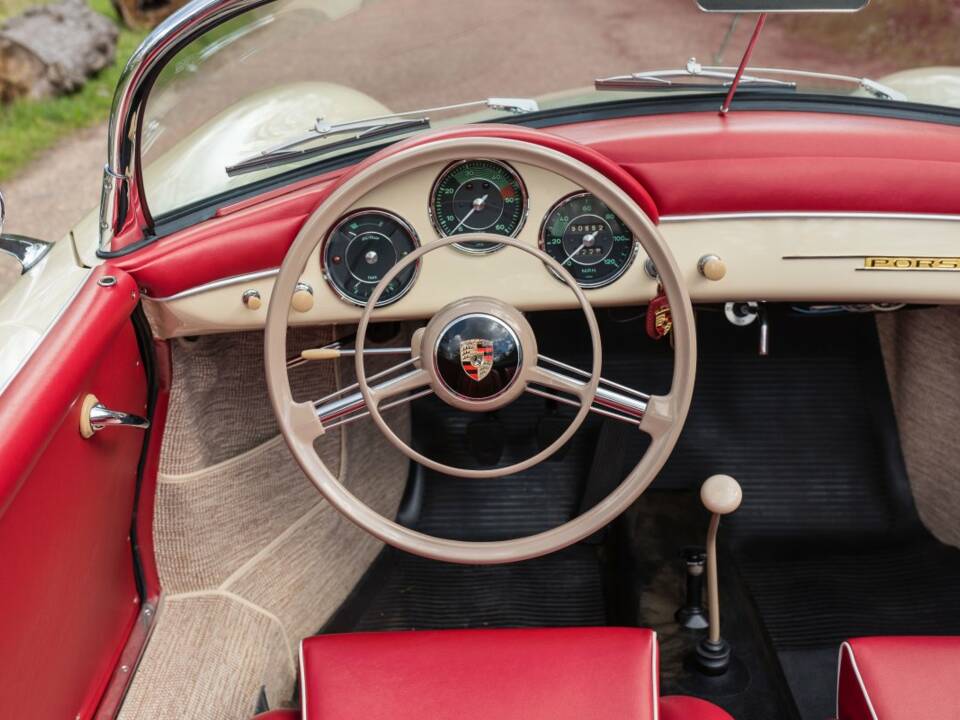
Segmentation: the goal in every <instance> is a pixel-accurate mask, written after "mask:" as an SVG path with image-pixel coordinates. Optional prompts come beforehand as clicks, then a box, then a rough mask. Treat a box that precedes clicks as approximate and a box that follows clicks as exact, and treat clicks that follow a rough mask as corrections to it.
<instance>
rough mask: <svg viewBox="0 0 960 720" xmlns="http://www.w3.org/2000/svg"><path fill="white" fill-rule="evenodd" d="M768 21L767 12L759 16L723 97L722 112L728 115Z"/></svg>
mask: <svg viewBox="0 0 960 720" xmlns="http://www.w3.org/2000/svg"><path fill="white" fill-rule="evenodd" d="M766 21H767V14H766V13H760V17H758V18H757V26H756V27H755V28H754V29H753V35H751V36H750V42H749V43H748V44H747V49H746V50H745V51H744V53H743V57H742V58H741V59H740V66H739V67H738V68H737V74H736V75H735V76H734V77H733V82H732V83H730V89H729V90H728V91H727V96H726V97H725V98H724V99H723V105H722V106H721V107H720V114H721V115H726V114H727V113H728V112H730V103H731V102H733V96H734V94H736V92H737V86H738V85H740V78H741V77H743V71H744V70H746V68H747V65H748V64H749V63H750V56H751V55H753V48H754V47H756V45H757V39H758V38H759V37H760V31H761V30H763V25H764V23H765V22H766Z"/></svg>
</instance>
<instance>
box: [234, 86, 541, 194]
mask: <svg viewBox="0 0 960 720" xmlns="http://www.w3.org/2000/svg"><path fill="white" fill-rule="evenodd" d="M480 105H484V106H486V107H488V108H490V109H491V110H502V111H504V112H510V113H515V114H522V113H528V112H536V111H537V110H539V109H540V106H539V105H538V104H537V101H536V100H531V99H529V98H487V99H486V100H474V101H471V102H465V103H457V104H455V105H443V106H440V107H434V108H426V109H424V110H410V111H407V112H400V113H393V114H390V115H380V116H378V117H372V118H364V119H362V120H350V121H347V122H341V123H325V122H324V119H323V118H322V117H320V118H317V120H316V122H315V123H314V126H313V127H312V128H311V129H310V130H309V132H307V133H306V134H305V135H302V136H300V137H297V138H294V139H293V140H288V141H286V142H283V143H281V144H279V145H275V146H273V147H271V148H268V149H266V150H263V151H262V152H260V153H258V154H257V155H254V156H252V157H249V158H247V159H245V160H241V161H240V162H238V163H236V164H235V165H230V166H228V167H227V168H226V172H227V175H229V176H230V177H233V176H235V175H242V174H243V173H248V172H254V171H256V170H262V169H264V168H268V167H275V166H277V165H285V164H288V163H294V162H298V161H300V160H305V159H308V158H311V157H317V156H319V155H326V154H327V153H332V152H335V151H337V150H344V149H347V148H350V147H353V146H356V145H363V144H365V143H368V142H370V141H371V140H377V139H382V138H387V137H393V136H395V135H401V134H403V133H406V132H410V131H412V130H416V129H420V128H428V127H430V118H429V117H427V116H426V115H425V113H433V112H442V111H446V110H459V109H461V108H468V107H475V106H480ZM411 116H414V117H411ZM339 135H351V137H348V138H345V139H343V140H339V141H337V142H330V143H325V144H323V145H318V146H316V147H312V148H308V149H303V150H297V149H295V148H298V147H300V146H301V145H306V144H307V143H310V142H313V141H315V140H323V139H325V138H331V137H337V136H339Z"/></svg>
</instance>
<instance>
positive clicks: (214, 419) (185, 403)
mask: <svg viewBox="0 0 960 720" xmlns="http://www.w3.org/2000/svg"><path fill="white" fill-rule="evenodd" d="M332 332H333V331H332V330H331V329H327V330H325V331H318V330H305V331H297V332H291V338H290V354H291V355H293V354H294V351H295V350H296V349H299V348H301V347H308V346H311V347H312V346H317V345H320V344H322V343H325V342H329V340H330V339H331V337H332ZM343 332H346V331H341V334H342V333H343ZM173 361H174V384H173V388H172V390H171V406H170V413H169V420H168V426H167V428H166V431H165V433H164V443H163V447H162V450H161V465H160V475H159V477H158V489H157V503H156V512H155V516H154V534H155V540H156V551H157V561H158V565H159V571H160V579H161V583H162V585H163V589H164V596H163V601H162V603H161V608H160V611H159V613H158V616H157V622H156V625H155V627H154V630H153V633H152V636H151V638H150V642H149V644H148V646H147V649H146V652H145V655H144V658H143V660H142V661H141V663H140V666H139V668H138V670H137V673H136V675H135V677H134V680H133V683H132V684H131V687H130V691H129V693H128V696H127V698H126V700H125V702H124V705H123V708H122V710H121V713H120V717H121V718H122V719H123V720H133V719H137V720H140V719H144V720H145V719H146V718H151V719H153V720H157V719H166V718H170V719H171V720H172V719H173V718H178V719H180V718H214V719H216V720H247V719H248V718H250V717H251V716H252V715H253V711H254V707H255V704H256V701H257V697H258V695H259V694H260V691H261V688H265V691H266V694H267V698H268V699H269V701H270V705H271V707H276V706H278V705H281V704H284V703H289V702H290V701H291V699H292V698H293V695H294V688H295V681H296V652H297V646H298V643H299V641H300V639H301V638H302V637H304V636H305V635H309V634H312V633H314V632H315V631H316V630H317V629H319V628H320V626H321V625H323V623H324V622H325V621H326V620H327V618H328V617H329V616H330V614H331V613H332V612H333V611H334V610H335V609H336V608H337V607H338V606H339V604H340V603H341V602H342V601H343V600H344V598H345V597H346V595H347V594H348V593H349V591H350V590H351V588H352V587H353V585H354V584H355V583H356V581H357V580H358V579H359V578H360V576H361V575H362V574H363V572H364V571H365V570H366V568H367V567H368V566H369V563H370V562H371V560H372V559H373V558H374V556H375V555H376V553H377V552H378V551H379V549H380V544H379V543H378V542H376V541H374V540H373V539H371V538H370V537H369V536H367V535H366V534H365V533H363V532H362V531H360V530H359V529H357V528H356V527H354V526H353V525H352V524H350V523H349V522H347V521H345V520H344V519H343V518H342V517H341V516H339V515H338V514H337V513H336V512H335V511H334V510H333V509H332V508H331V507H330V506H329V505H327V504H326V502H325V501H323V500H322V498H321V497H320V495H319V494H318V493H317V491H316V490H315V489H314V487H313V485H312V484H311V483H310V482H309V481H308V480H307V479H306V477H305V476H304V475H303V474H302V472H301V471H300V469H299V467H298V466H297V465H296V463H295V462H294V460H293V458H292V457H291V455H290V454H289V452H288V451H287V448H286V445H285V444H284V442H283V440H282V438H281V437H279V435H278V434H277V432H278V431H277V426H276V422H275V420H274V416H273V412H272V410H271V409H270V404H269V399H268V397H267V391H266V386H265V382H264V373H263V336H262V334H261V333H242V334H232V335H220V336H209V337H202V338H199V339H197V340H194V341H177V342H176V343H175V345H174V352H173ZM382 362H383V363H387V364H390V363H393V362H396V359H395V358H391V359H386V360H383V361H382ZM351 363H352V361H350V362H347V361H344V362H343V363H341V364H340V366H338V364H337V363H314V364H311V365H308V366H305V367H303V368H300V369H298V370H295V371H293V372H292V373H291V384H292V385H293V387H294V394H295V396H297V397H298V399H306V398H319V397H321V396H323V395H326V394H327V393H328V392H330V391H331V390H332V389H334V388H335V387H337V386H338V384H339V386H342V384H344V383H349V382H351V380H350V378H352V372H351V369H350V367H349V365H350V364H351ZM376 367H377V364H375V363H371V365H370V371H371V372H372V371H374V370H375V369H376ZM341 378H342V379H341ZM391 413H392V414H391ZM386 416H387V417H390V419H391V420H390V421H391V423H392V424H394V426H395V427H396V428H397V429H398V431H400V432H401V433H403V434H408V433H409V417H408V413H407V412H406V410H405V409H402V408H398V409H397V410H394V411H390V413H388V414H387V415H386ZM317 447H318V452H320V454H321V457H322V458H323V460H324V462H325V463H326V464H327V466H328V467H329V468H331V470H332V471H334V472H337V473H339V477H340V479H341V481H342V482H344V484H346V485H347V486H348V487H349V488H350V489H351V491H352V492H354V493H355V494H356V495H358V496H359V497H360V498H361V499H363V500H365V501H366V502H368V503H369V504H370V505H372V506H373V507H375V508H377V509H379V510H381V511H382V512H384V513H385V514H388V515H392V514H393V513H394V512H395V510H396V506H397V503H398V502H399V498H400V495H401V493H402V491H403V487H404V484H405V482H406V478H407V462H406V459H405V458H403V456H402V455H400V453H398V452H397V451H396V450H394V449H393V448H392V446H390V445H389V444H388V443H387V441H386V440H384V439H383V438H382V436H381V435H380V433H379V432H378V431H377V430H376V429H375V427H374V426H373V424H372V423H371V422H370V421H369V420H361V421H358V422H356V423H353V424H351V425H348V426H346V427H345V428H343V430H342V431H337V430H335V431H332V432H330V433H328V434H327V435H326V436H324V437H323V438H321V440H319V441H318V443H317Z"/></svg>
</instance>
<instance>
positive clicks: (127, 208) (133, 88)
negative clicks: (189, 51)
mask: <svg viewBox="0 0 960 720" xmlns="http://www.w3.org/2000/svg"><path fill="white" fill-rule="evenodd" d="M272 2H274V0H193V2H190V3H188V4H186V5H184V6H183V7H182V8H180V9H179V10H177V11H176V12H175V13H173V14H172V15H170V16H169V17H168V18H167V19H166V20H164V21H163V22H162V23H160V24H159V25H157V27H156V28H154V30H153V31H152V32H151V33H150V34H149V35H147V37H146V38H144V40H143V42H142V43H140V46H139V47H138V48H137V49H136V50H135V51H134V53H133V55H131V56H130V59H129V60H128V61H127V64H126V66H125V67H124V69H123V72H122V73H121V75H120V79H119V81H118V83H117V89H116V92H115V93H114V96H113V105H112V107H111V110H110V122H109V125H108V130H107V164H106V165H105V166H104V168H103V184H102V186H101V188H100V227H99V230H100V243H99V251H98V254H100V255H105V256H109V255H110V254H112V251H113V247H112V245H113V239H114V237H115V236H116V235H118V234H120V233H121V232H123V231H124V230H126V229H127V228H128V227H129V226H130V225H131V224H132V223H134V222H135V221H136V216H135V213H133V207H132V204H133V188H134V187H138V188H141V190H142V182H141V178H140V172H141V168H140V167H139V164H138V162H137V160H138V155H139V152H138V146H139V143H138V142H137V139H138V138H137V135H138V134H139V132H140V116H141V114H142V110H143V106H144V101H145V100H146V97H147V95H148V94H149V91H150V88H151V87H152V85H153V81H154V79H155V78H156V76H157V74H158V73H159V71H160V70H161V69H162V68H163V67H164V66H165V65H166V63H167V61H168V60H170V59H171V58H172V57H173V56H174V55H175V54H176V53H177V52H178V51H179V50H181V49H182V48H183V47H184V46H185V45H186V44H187V43H189V42H190V41H191V40H193V39H195V38H196V37H198V36H199V35H201V34H202V33H204V32H205V31H207V30H209V29H210V28H212V27H215V26H216V25H219V24H220V23H222V22H224V21H225V20H229V19H230V18H232V17H235V16H236V15H239V14H240V13H243V12H246V11H247V10H252V9H253V8H257V7H260V6H262V5H268V4H270V3H272ZM138 201H139V203H140V206H141V209H142V211H143V213H144V215H145V217H147V218H148V219H149V218H150V217H151V215H150V211H149V208H148V206H147V202H146V198H145V197H144V195H143V193H142V192H140V193H139V195H138Z"/></svg>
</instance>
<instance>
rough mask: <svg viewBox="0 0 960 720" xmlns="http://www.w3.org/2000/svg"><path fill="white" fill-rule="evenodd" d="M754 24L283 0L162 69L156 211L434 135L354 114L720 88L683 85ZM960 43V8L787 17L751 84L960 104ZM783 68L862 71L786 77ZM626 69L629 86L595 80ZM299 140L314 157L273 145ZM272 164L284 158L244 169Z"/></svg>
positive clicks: (620, 0)
mask: <svg viewBox="0 0 960 720" xmlns="http://www.w3.org/2000/svg"><path fill="white" fill-rule="evenodd" d="M754 19H755V16H753V15H743V16H735V15H714V14H704V13H701V12H700V11H698V10H697V9H696V7H695V5H694V3H693V2H692V1H690V0H591V1H589V2H542V0H485V1H484V2H482V3H478V2H464V1H455V0H279V1H278V2H275V3H272V4H270V5H266V6H263V7H261V8H258V9H256V10H252V11H248V12H246V13H245V14H243V15H240V16H238V17H236V18H234V19H232V20H230V21H228V22H227V23H225V24H224V25H221V26H220V27H217V28H215V29H213V30H211V31H208V32H207V33H206V34H205V35H203V36H201V37H200V38H198V39H197V40H195V41H194V42H192V43H191V44H190V45H188V46H187V47H185V48H184V49H183V50H181V51H180V53H179V54H178V55H177V56H176V57H175V58H174V59H173V60H172V61H171V62H170V63H169V64H168V65H167V66H166V67H165V68H164V70H163V71H162V72H161V74H160V76H159V78H158V80H157V82H156V84H155V85H154V88H153V90H152V92H151V94H150V96H149V98H148V100H147V105H146V111H145V115H144V123H143V130H142V135H141V139H140V143H141V147H140V150H141V161H142V165H143V168H144V171H143V175H144V186H145V192H146V196H147V202H148V204H149V206H150V208H151V210H152V212H153V214H154V216H155V217H162V216H163V215H165V214H168V213H171V212H173V211H175V210H178V209H181V208H184V207H186V206H189V205H191V204H194V203H197V202H199V201H203V200H205V199H207V198H211V197H214V196H220V195H222V194H223V193H224V192H227V191H229V190H234V189H239V188H243V187H244V186H247V185H249V184H251V183H255V182H257V181H260V180H263V179H265V178H270V177H273V176H278V175H281V174H283V173H288V172H290V171H291V170H292V169H295V168H297V167H298V166H303V165H305V164H311V163H316V162H320V161H329V160H331V159H335V158H336V157H337V156H338V155H340V154H343V153H347V152H352V151H355V150H356V149H357V148H358V147H362V146H363V144H364V143H365V142H366V143H367V144H379V143H383V142H389V141H392V140H395V139H397V138H399V137H403V136H405V135H406V134H410V133H412V132H416V131H418V130H421V129H422V128H423V127H424V124H423V123H417V122H405V123H403V127H396V128H393V127H391V128H387V129H386V130H384V129H382V128H379V129H377V130H376V131H375V132H374V133H373V136H372V137H371V136H365V135H364V133H365V132H368V130H365V129H364V128H366V127H367V124H366V123H365V122H363V123H360V124H359V125H360V128H359V129H357V128H351V129H349V131H345V130H344V131H341V129H340V125H339V124H340V123H344V122H347V121H365V120H366V119H369V118H382V117H383V116H385V115H390V114H391V113H399V112H411V111H417V110H419V109H426V108H436V107H438V106H450V105H458V104H462V103H469V102H471V101H483V100H485V99H487V98H500V99H502V98H507V99H522V100H532V101H535V103H534V104H533V105H530V104H529V103H523V104H521V105H520V106H519V107H509V108H508V109H502V107H503V106H502V103H501V104H500V105H498V104H497V103H496V102H494V103H483V102H479V103H478V104H472V105H468V106H465V107H459V108H454V109H447V110H430V111H429V112H424V113H416V112H412V113H411V114H410V115H408V116H405V118H404V119H405V120H409V119H416V120H421V119H422V118H429V125H430V126H431V127H441V126H444V125H448V124H455V123H464V122H474V121H478V120H493V119H497V118H517V117H522V114H520V115H518V114H517V113H518V112H519V113H524V112H526V113H529V112H530V111H531V110H532V109H533V108H539V110H540V111H543V110H549V109H555V108H564V107H575V106H578V105H583V104H587V103H599V102H607V101H614V100H622V99H624V98H631V99H639V98H643V97H659V98H664V97H666V98H674V97H678V96H684V95H691V94H695V93H696V94H703V93H722V92H724V89H725V83H727V82H728V80H727V79H725V77H724V74H725V72H724V71H720V72H717V73H716V74H715V76H708V77H698V78H695V79H697V80H699V82H697V83H693V84H691V83H689V82H688V80H690V79H691V78H690V77H685V75H687V74H688V73H689V72H690V70H689V68H690V67H697V64H699V66H702V67H712V66H735V65H736V64H737V63H738V62H739V59H740V55H741V53H742V51H743V49H744V47H745V46H746V44H747V40H748V39H749V36H750V34H751V32H752V30H753V24H754ZM958 35H960V6H957V5H956V3H952V2H946V3H945V2H942V1H941V0H884V1H883V2H881V1H880V0H875V2H873V3H872V4H871V5H870V6H869V7H868V8H867V10H865V11H863V12H861V13H858V14H855V15H816V16H814V15H782V16H779V15H774V16H771V17H770V18H769V20H768V22H767V26H766V28H765V29H764V32H763V35H762V36H761V37H760V41H759V44H758V45H757V48H756V51H755V53H754V55H753V58H752V61H751V65H750V67H751V69H752V70H751V71H750V74H751V75H752V76H754V77H753V79H754V80H764V81H765V80H767V79H769V80H771V81H777V82H776V83H774V82H770V83H766V82H760V83H756V86H755V87H753V88H750V87H749V83H745V84H744V86H743V87H744V88H745V90H747V91H749V92H757V93H760V92H780V93H782V92H785V91H790V92H795V93H797V94H799V95H801V96H802V94H804V93H819V94H822V93H824V92H831V93H839V94H845V95H858V96H862V97H874V98H881V97H883V95H884V92H885V91H884V92H879V94H878V92H868V91H867V90H865V89H864V88H863V87H861V86H859V85H858V84H857V83H856V79H857V78H862V77H867V78H870V80H872V81H877V82H879V83H882V87H884V88H888V87H889V88H892V89H894V90H895V91H896V93H894V94H893V95H892V97H893V98H894V99H890V98H886V99H885V101H886V102H897V101H899V100H901V99H906V100H909V101H912V102H921V103H932V104H941V105H953V106H957V107H960V69H956V68H950V67H946V66H950V65H958V66H960V43H957V42H956V37H958ZM691 58H696V61H697V62H696V63H693V64H691V63H689V61H690V59H691ZM925 66H926V67H927V69H926V70H923V71H919V70H917V69H916V68H921V67H925ZM928 66H938V67H936V68H935V69H933V70H932V71H931V70H930V68H929V67H928ZM754 68H756V70H753V69H754ZM781 68H782V69H799V70H809V71H819V72H826V73H831V74H834V75H849V76H852V77H851V79H847V80H840V79H837V78H833V79H826V78H820V77H810V76H801V77H797V76H786V75H780V74H778V73H777V72H776V71H777V70H778V69H781ZM761 69H762V72H761ZM657 71H680V72H679V73H676V74H674V73H672V72H671V73H668V74H667V76H666V77H667V78H669V80H668V82H667V83H666V84H667V85H669V87H665V86H664V85H665V83H664V81H663V79H662V77H663V76H662V75H661V76H657V77H656V78H655V79H654V81H652V82H651V81H649V79H644V78H645V77H646V75H648V74H650V73H656V72H657ZM631 74H636V76H640V81H639V82H638V81H636V80H633V79H630V78H629V76H631ZM624 76H627V77H628V80H629V82H628V83H627V84H626V86H625V84H624V83H623V82H620V83H619V84H617V83H610V84H609V85H610V86H608V87H603V84H602V83H599V84H596V85H595V80H597V79H600V78H611V77H616V78H620V79H621V80H622V79H623V77H624ZM630 83H633V85H635V86H630ZM869 89H870V87H869V86H868V90H869ZM374 125H375V126H377V123H374ZM378 127H379V126H378ZM318 128H327V129H330V128H333V130H332V132H331V133H328V134H323V133H316V132H315V131H316V130H317V129H318ZM379 133H385V134H384V135H380V134H379ZM386 138H389V140H387V139H386ZM291 142H296V143H298V144H297V145H296V147H297V149H298V151H299V150H304V149H306V150H310V151H311V153H312V154H309V155H304V156H302V157H301V156H299V155H298V156H294V157H290V156H289V151H287V153H288V154H287V155H286V156H283V157H277V154H276V153H275V152H271V151H276V150H277V149H278V148H281V147H282V146H285V145H288V144H290V143H291ZM328 144H329V147H324V146H326V145H328ZM318 147H320V148H321V149H320V150H318ZM264 156H268V159H269V162H266V163H262V164H260V165H256V167H254V168H253V169H252V170H250V169H249V168H248V169H245V170H243V171H236V167H238V164H239V167H240V168H244V163H245V161H249V160H250V159H251V158H256V159H262V158H263V157H264ZM274 161H276V162H275V164H273V163H274ZM228 168H234V171H232V172H230V173H228V171H227V169H228Z"/></svg>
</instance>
